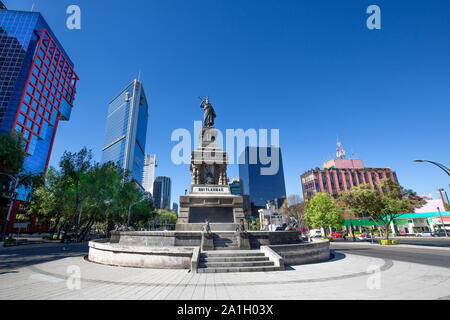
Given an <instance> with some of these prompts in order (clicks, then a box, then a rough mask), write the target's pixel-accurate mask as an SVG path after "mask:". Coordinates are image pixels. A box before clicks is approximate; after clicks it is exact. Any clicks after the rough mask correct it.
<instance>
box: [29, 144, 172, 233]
mask: <svg viewBox="0 0 450 320" xmlns="http://www.w3.org/2000/svg"><path fill="white" fill-rule="evenodd" d="M28 213H29V215H34V216H36V217H37V218H38V219H39V220H40V221H41V222H49V223H50V224H51V226H52V232H53V233H56V232H58V234H60V233H64V234H67V233H69V232H77V233H78V234H79V236H80V237H81V238H85V237H86V236H87V235H88V234H89V232H90V231H91V230H92V229H97V230H98V229H100V230H104V231H105V232H108V231H111V230H114V229H115V228H116V227H117V225H126V224H127V222H128V216H129V215H130V225H131V226H133V227H134V228H146V227H148V225H149V221H150V220H152V219H154V218H155V217H156V216H157V215H161V217H164V219H165V220H166V221H169V222H170V223H176V219H177V217H176V215H175V214H174V215H175V216H173V215H168V214H167V213H165V212H160V213H158V212H156V211H155V210H154V207H153V201H152V199H150V198H149V197H148V196H147V195H146V194H145V193H144V192H143V191H142V190H141V189H140V188H139V187H138V185H137V184H136V182H134V181H133V180H132V179H131V178H130V174H129V172H126V171H125V170H123V169H122V168H121V167H119V166H118V165H116V164H114V163H111V162H109V163H105V164H99V163H95V162H93V161H92V152H91V151H90V150H87V149H86V148H84V149H82V150H81V151H79V152H76V153H71V152H65V153H64V154H63V156H62V158H61V161H60V162H59V168H58V169H56V168H50V169H49V171H48V173H47V175H46V177H45V183H43V184H42V185H41V186H39V187H37V188H35V189H34V192H33V199H32V202H31V204H30V208H29V211H28Z"/></svg>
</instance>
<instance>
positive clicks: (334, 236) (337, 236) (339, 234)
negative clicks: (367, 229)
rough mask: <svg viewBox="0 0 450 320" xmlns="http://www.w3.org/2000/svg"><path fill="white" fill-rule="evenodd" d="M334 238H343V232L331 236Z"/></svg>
mask: <svg viewBox="0 0 450 320" xmlns="http://www.w3.org/2000/svg"><path fill="white" fill-rule="evenodd" d="M331 236H332V237H333V238H343V237H344V234H343V233H342V232H334V233H332V234H331Z"/></svg>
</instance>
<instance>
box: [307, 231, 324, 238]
mask: <svg viewBox="0 0 450 320" xmlns="http://www.w3.org/2000/svg"><path fill="white" fill-rule="evenodd" d="M309 236H310V237H311V238H317V237H322V231H321V230H320V229H312V230H309Z"/></svg>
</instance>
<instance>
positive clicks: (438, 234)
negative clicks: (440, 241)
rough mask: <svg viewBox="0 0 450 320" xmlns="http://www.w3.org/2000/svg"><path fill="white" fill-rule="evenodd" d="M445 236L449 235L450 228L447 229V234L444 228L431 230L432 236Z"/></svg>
mask: <svg viewBox="0 0 450 320" xmlns="http://www.w3.org/2000/svg"><path fill="white" fill-rule="evenodd" d="M445 236H450V230H447V234H446V232H445V231H444V230H439V231H435V232H433V237H445Z"/></svg>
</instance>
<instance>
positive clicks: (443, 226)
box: [437, 207, 448, 237]
mask: <svg viewBox="0 0 450 320" xmlns="http://www.w3.org/2000/svg"><path fill="white" fill-rule="evenodd" d="M437 210H438V212H439V216H440V217H441V224H442V228H444V233H445V236H446V237H448V234H447V229H445V223H444V218H442V213H441V209H440V208H439V207H438V208H437Z"/></svg>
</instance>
